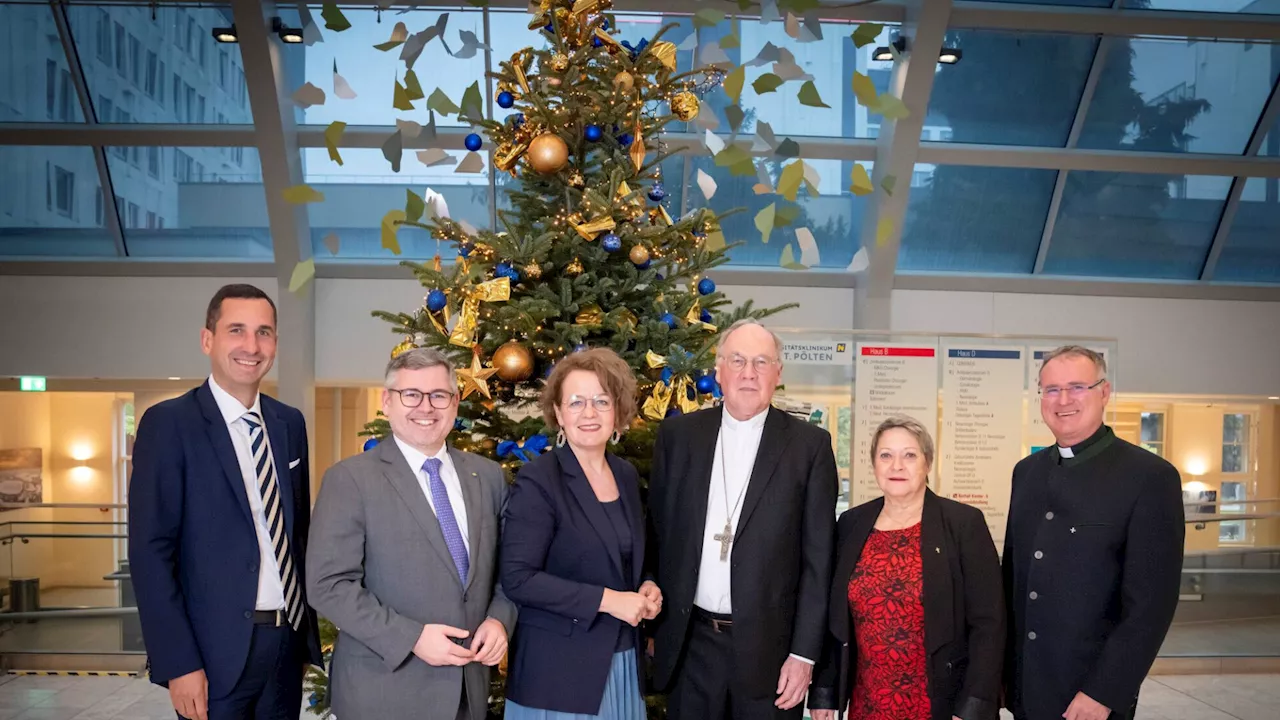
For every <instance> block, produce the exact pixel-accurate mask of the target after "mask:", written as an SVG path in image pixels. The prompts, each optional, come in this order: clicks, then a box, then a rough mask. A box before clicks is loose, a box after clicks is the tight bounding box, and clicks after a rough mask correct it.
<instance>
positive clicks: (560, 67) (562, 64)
mask: <svg viewBox="0 0 1280 720" xmlns="http://www.w3.org/2000/svg"><path fill="white" fill-rule="evenodd" d="M551 69H552V70H554V71H556V72H564V71H565V70H568V69H569V56H568V55H565V54H564V53H556V54H555V55H552V56H551Z"/></svg>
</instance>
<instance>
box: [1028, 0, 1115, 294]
mask: <svg viewBox="0 0 1280 720" xmlns="http://www.w3.org/2000/svg"><path fill="white" fill-rule="evenodd" d="M1117 1H1118V0H1117ZM1113 7H1114V5H1113ZM1114 42H1115V41H1114V39H1113V38H1110V37H1102V38H1099V39H1098V46H1097V47H1096V48H1095V49H1094V51H1093V62H1092V63H1090V65H1089V76H1088V78H1087V79H1086V80H1085V82H1084V91H1083V92H1081V93H1080V103H1079V104H1078V105H1077V106H1076V116H1075V117H1074V118H1073V119H1072V120H1071V131H1070V132H1069V133H1067V148H1074V147H1077V146H1078V145H1079V144H1080V133H1081V132H1082V131H1083V130H1084V122H1085V119H1086V118H1088V117H1089V107H1090V106H1092V105H1093V96H1094V94H1096V93H1097V91H1098V79H1099V78H1101V77H1102V69H1103V68H1104V67H1106V66H1107V54H1108V53H1109V52H1110V50H1111V46H1112V45H1113V44H1114ZM1068 172H1069V171H1067V170H1059V171H1058V177H1057V179H1056V180H1054V183H1053V195H1052V196H1051V197H1050V198H1049V212H1048V214H1047V215H1046V216H1045V221H1044V231H1043V232H1042V233H1041V234H1040V247H1039V248H1038V249H1037V250H1036V262H1035V265H1034V266H1033V268H1032V270H1031V272H1032V273H1033V274H1036V275H1038V274H1040V273H1042V272H1044V262H1045V259H1046V258H1048V257H1049V242H1050V241H1051V240H1052V239H1053V229H1054V228H1055V227H1057V224H1058V211H1059V210H1061V209H1062V194H1063V193H1064V192H1066V189H1067V174H1068Z"/></svg>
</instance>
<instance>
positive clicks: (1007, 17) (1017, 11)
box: [951, 1, 1280, 42]
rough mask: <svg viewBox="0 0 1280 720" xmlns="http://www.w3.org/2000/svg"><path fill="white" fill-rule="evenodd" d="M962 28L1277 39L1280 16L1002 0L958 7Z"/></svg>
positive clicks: (956, 20)
mask: <svg viewBox="0 0 1280 720" xmlns="http://www.w3.org/2000/svg"><path fill="white" fill-rule="evenodd" d="M951 25H952V27H956V28H973V29H982V30H1009V31H1015V32H1059V33H1077V34H1082V35H1128V36H1134V35H1145V36H1166V37H1184V38H1185V37H1190V38H1198V39H1217V40H1257V41H1262V42H1268V41H1274V40H1275V39H1276V35H1277V28H1280V17H1277V16H1275V15H1251V14H1247V13H1215V12H1185V11H1181V10H1131V9H1125V8H1122V9H1118V10H1112V9H1111V8H1109V7H1101V8H1087V7H1070V6H1066V5H1052V6H1045V5H1022V4H1015V3H999V2H962V1H957V2H956V3H955V9H953V10H952V12H951Z"/></svg>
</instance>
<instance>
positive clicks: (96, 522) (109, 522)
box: [0, 520, 129, 527]
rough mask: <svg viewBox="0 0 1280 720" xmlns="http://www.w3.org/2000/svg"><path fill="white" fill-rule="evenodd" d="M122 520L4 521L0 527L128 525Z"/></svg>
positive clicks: (0, 523)
mask: <svg viewBox="0 0 1280 720" xmlns="http://www.w3.org/2000/svg"><path fill="white" fill-rule="evenodd" d="M128 524H129V523H127V522H125V521H123V520H5V521H4V522H0V527H4V526H6V525H128Z"/></svg>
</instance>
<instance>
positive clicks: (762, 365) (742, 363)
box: [720, 353, 778, 373]
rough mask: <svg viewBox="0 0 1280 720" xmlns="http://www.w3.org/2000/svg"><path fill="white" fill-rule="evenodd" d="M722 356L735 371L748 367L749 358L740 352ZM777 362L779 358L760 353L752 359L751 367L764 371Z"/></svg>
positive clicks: (757, 370) (759, 371)
mask: <svg viewBox="0 0 1280 720" xmlns="http://www.w3.org/2000/svg"><path fill="white" fill-rule="evenodd" d="M720 357H721V358H724V361H725V364H727V365H728V366H729V368H730V369H731V370H733V371H734V372H742V371H743V370H746V369H747V359H746V358H745V357H743V356H741V355H739V354H738V353H734V354H732V355H729V356H724V355H721V356H720ZM777 364H778V360H777V358H771V357H765V356H763V355H759V356H757V357H754V358H752V359H751V367H752V368H754V369H755V371H756V372H758V373H761V372H764V371H765V370H768V369H769V368H771V367H773V366H774V365H777Z"/></svg>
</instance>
